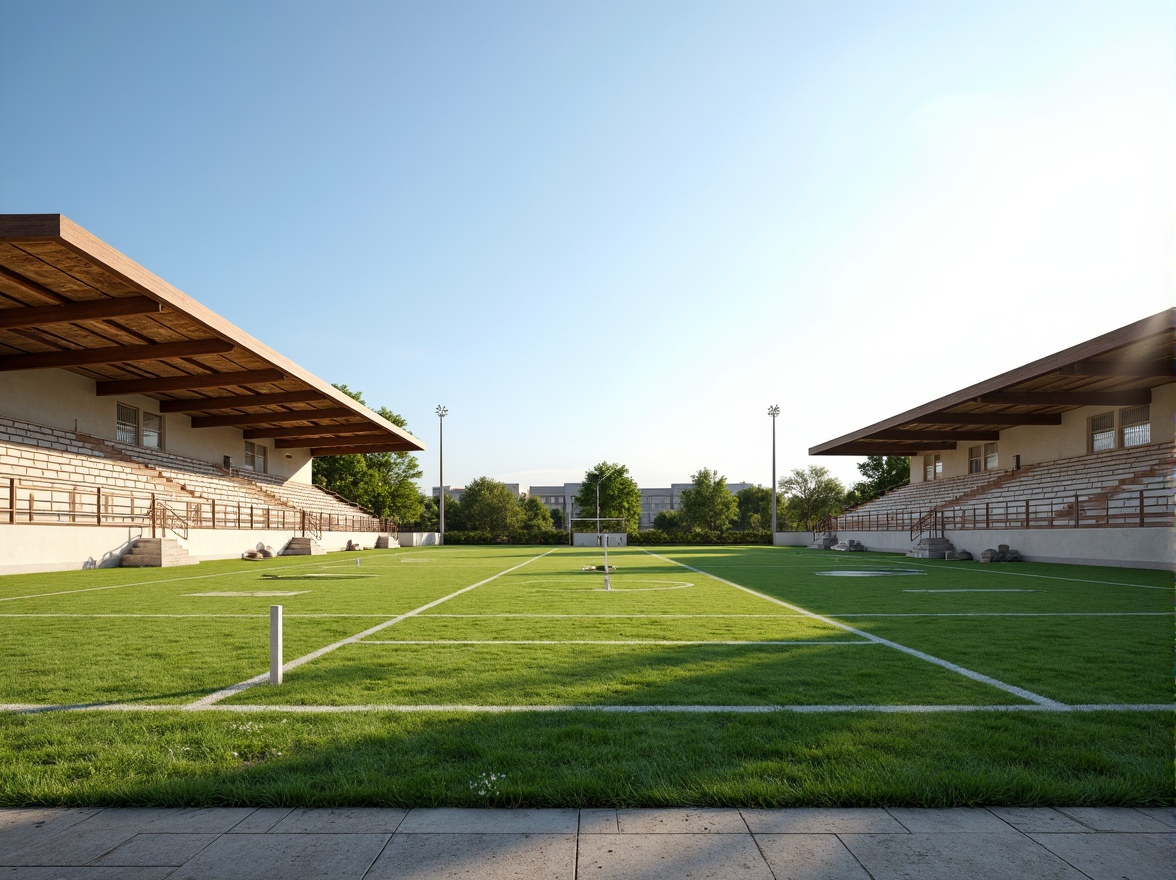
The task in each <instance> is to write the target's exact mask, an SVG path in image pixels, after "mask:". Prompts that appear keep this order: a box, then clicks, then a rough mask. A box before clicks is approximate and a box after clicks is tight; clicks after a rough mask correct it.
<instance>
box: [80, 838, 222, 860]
mask: <svg viewBox="0 0 1176 880" xmlns="http://www.w3.org/2000/svg"><path fill="white" fill-rule="evenodd" d="M218 836H219V835H216V834H171V833H168V832H164V833H163V834H136V835H135V836H134V837H132V838H131V839H130V840H128V841H126V842H125V843H120V844H119V845H118V846H117V847H115V848H114V849H113V850H111V851H110V852H108V853H107V854H106V855H104V856H102V857H101V858H99V859H97V860H96V861H95V862H94V864H95V865H111V866H121V867H151V866H155V865H172V866H173V867H178V866H180V865H182V864H184V862H186V861H188V860H189V859H191V858H192V857H193V856H195V855H196V854H197V853H198V852H200V850H202V849H204V848H205V847H206V846H208V845H209V844H210V843H212V842H213V841H214V840H216V839H217V837H218Z"/></svg>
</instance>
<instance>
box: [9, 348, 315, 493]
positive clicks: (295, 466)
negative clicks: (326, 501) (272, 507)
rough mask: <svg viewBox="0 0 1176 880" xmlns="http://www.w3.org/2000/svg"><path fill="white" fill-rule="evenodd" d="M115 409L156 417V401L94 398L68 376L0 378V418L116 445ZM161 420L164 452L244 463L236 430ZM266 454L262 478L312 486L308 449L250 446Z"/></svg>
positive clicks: (23, 373) (86, 385)
mask: <svg viewBox="0 0 1176 880" xmlns="http://www.w3.org/2000/svg"><path fill="white" fill-rule="evenodd" d="M119 403H123V404H126V405H128V406H133V407H135V408H136V409H138V410H140V411H141V412H145V413H156V414H157V413H159V401H157V400H155V399H153V398H150V397H142V396H140V395H135V394H128V395H122V396H110V397H98V396H97V395H96V394H95V393H94V381H93V380H92V379H87V378H86V377H84V376H79V375H77V374H76V373H71V372H69V371H68V370H20V371H16V372H11V373H0V416H7V417H8V418H13V419H20V420H21V421H25V422H33V423H34V424H38V425H44V426H46V427H49V428H58V429H60V430H63V431H74V432H76V433H81V434H89V435H90V436H93V437H100V438H102V439H103V440H115V439H116V433H115V417H116V411H117V406H118V404H119ZM162 418H163V450H164V451H165V452H171V453H174V454H176V455H182V456H185V457H187V458H195V459H199V460H200V461H207V462H210V463H212V464H215V465H220V464H222V463H223V462H224V458H225V456H229V457H230V458H232V460H233V466H234V467H242V466H244V463H245V438H244V434H243V432H242V430H241V429H240V428H193V427H192V419H191V417H190V416H186V415H183V414H179V413H168V414H165V415H163V416H162ZM253 442H255V443H257V444H259V445H261V446H263V447H265V448H266V453H267V455H266V458H267V462H268V466H267V472H268V473H271V474H274V475H275V476H279V477H282V478H284V479H287V480H293V481H295V482H299V483H310V482H311V466H310V463H311V457H310V451H309V450H308V449H274V448H273V442H272V441H266V440H256V441H253Z"/></svg>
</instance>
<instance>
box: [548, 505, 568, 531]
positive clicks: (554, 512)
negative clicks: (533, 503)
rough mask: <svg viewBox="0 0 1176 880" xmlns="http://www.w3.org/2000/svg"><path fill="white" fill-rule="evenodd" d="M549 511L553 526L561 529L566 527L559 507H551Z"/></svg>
mask: <svg viewBox="0 0 1176 880" xmlns="http://www.w3.org/2000/svg"><path fill="white" fill-rule="evenodd" d="M549 513H550V514H551V525H552V527H553V528H556V529H561V530H562V529H566V528H567V526H568V524H567V523H566V522H564V512H563V511H562V510H561V509H560V508H558V507H553V508H551V510H550V511H549Z"/></svg>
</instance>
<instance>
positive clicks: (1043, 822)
mask: <svg viewBox="0 0 1176 880" xmlns="http://www.w3.org/2000/svg"><path fill="white" fill-rule="evenodd" d="M988 812H990V813H992V815H994V816H996V817H997V818H999V819H1001V820H1003V821H1005V822H1007V823H1008V824H1009V825H1011V826H1012V827H1013V828H1016V829H1017V830H1018V831H1022V832H1025V833H1029V832H1031V831H1062V832H1066V833H1069V834H1082V833H1084V832H1090V831H1093V830H1094V829H1092V828H1087V827H1086V826H1085V825H1083V824H1082V823H1081V822H1076V821H1074V820H1073V819H1071V818H1070V817H1069V816H1067V815H1065V814H1064V813H1059V812H1058V811H1057V810H1055V809H1054V808H1053V807H989V808H988Z"/></svg>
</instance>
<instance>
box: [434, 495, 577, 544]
mask: <svg viewBox="0 0 1176 880" xmlns="http://www.w3.org/2000/svg"><path fill="white" fill-rule="evenodd" d="M447 506H448V505H447ZM445 543H446V544H452V545H458V544H462V545H467V544H519V545H527V544H540V545H543V546H551V545H556V546H558V545H561V544H567V543H568V533H567V532H564V531H561V530H560V529H526V528H520V529H515V530H513V531H511V532H509V533H508V534H505V535H495V534H493V533H492V532H489V531H486V530H485V529H480V530H460V529H459V530H457V531H450V530H449V529H448V528H446V530H445Z"/></svg>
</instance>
